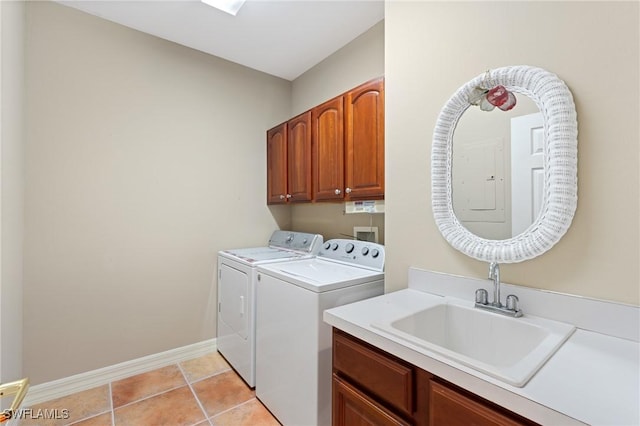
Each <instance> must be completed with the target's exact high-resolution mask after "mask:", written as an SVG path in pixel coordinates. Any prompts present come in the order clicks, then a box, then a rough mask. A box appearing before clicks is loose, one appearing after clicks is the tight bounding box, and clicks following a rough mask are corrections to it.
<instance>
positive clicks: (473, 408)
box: [429, 380, 531, 426]
mask: <svg viewBox="0 0 640 426" xmlns="http://www.w3.org/2000/svg"><path fill="white" fill-rule="evenodd" d="M430 394H431V395H430V409H429V425H430V426H468V425H476V426H517V425H526V424H531V423H529V422H528V421H526V420H523V422H520V421H518V420H516V419H514V418H510V417H507V416H506V415H505V414H503V413H501V412H500V411H497V410H496V409H494V408H492V407H490V406H488V405H486V404H483V403H482V402H480V401H477V400H475V399H472V398H470V397H468V396H466V395H464V394H462V393H460V392H458V391H456V390H454V389H452V388H449V387H448V386H445V385H443V384H441V383H438V382H435V381H433V380H432V381H431V390H430Z"/></svg>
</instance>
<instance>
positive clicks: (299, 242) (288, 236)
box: [269, 230, 323, 255]
mask: <svg viewBox="0 0 640 426" xmlns="http://www.w3.org/2000/svg"><path fill="white" fill-rule="evenodd" d="M322 240H323V238H322V235H320V234H308V233H306V232H294V231H281V230H276V231H273V234H271V238H269V247H276V248H283V249H288V250H295V251H299V252H302V253H305V254H313V255H315V254H316V253H318V250H320V247H321V246H322Z"/></svg>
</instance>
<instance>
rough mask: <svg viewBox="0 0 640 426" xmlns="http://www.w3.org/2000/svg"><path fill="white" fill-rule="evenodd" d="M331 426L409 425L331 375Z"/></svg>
mask: <svg viewBox="0 0 640 426" xmlns="http://www.w3.org/2000/svg"><path fill="white" fill-rule="evenodd" d="M332 415H333V422H332V425H333V426H365V425H371V426H373V425H376V426H392V425H393V426H399V425H409V423H407V422H405V421H404V420H402V419H401V418H400V417H398V416H396V415H394V414H393V413H391V412H390V411H388V410H387V409H385V408H384V407H382V406H380V405H378V404H377V403H376V402H375V401H374V400H372V399H370V398H369V397H367V396H366V395H364V394H362V393H361V392H359V391H358V390H357V389H355V388H354V387H352V386H351V385H349V384H348V383H346V382H344V381H342V380H341V379H340V378H339V377H337V376H336V375H334V376H333V413H332Z"/></svg>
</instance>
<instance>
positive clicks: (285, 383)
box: [256, 239, 385, 426]
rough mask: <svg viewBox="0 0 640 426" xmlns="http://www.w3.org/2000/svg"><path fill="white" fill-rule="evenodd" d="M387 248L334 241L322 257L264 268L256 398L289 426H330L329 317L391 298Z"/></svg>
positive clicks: (260, 276)
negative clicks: (379, 298)
mask: <svg viewBox="0 0 640 426" xmlns="http://www.w3.org/2000/svg"><path fill="white" fill-rule="evenodd" d="M384 257H385V253H384V246H382V245H380V244H375V243H370V242H363V241H352V240H343V239H336V240H329V241H327V242H325V243H324V245H323V247H322V248H321V249H320V252H319V253H318V256H317V257H315V258H313V259H306V260H301V261H296V262H283V263H277V264H273V265H261V266H259V267H258V295H257V296H258V297H257V316H258V317H257V323H256V335H257V341H256V396H257V397H258V399H260V401H261V402H262V403H263V404H264V405H265V406H266V407H267V408H268V409H269V411H271V413H272V414H273V415H274V416H275V417H276V418H277V419H278V420H279V421H280V423H282V424H284V425H307V426H311V425H330V424H331V327H330V326H329V325H328V324H326V323H324V322H323V321H322V313H323V311H324V310H325V309H329V308H333V307H336V306H340V305H344V304H347V303H352V302H356V301H358V300H362V299H367V298H370V297H374V296H378V295H381V294H383V293H384Z"/></svg>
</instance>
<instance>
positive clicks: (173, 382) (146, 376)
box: [17, 352, 279, 426]
mask: <svg viewBox="0 0 640 426" xmlns="http://www.w3.org/2000/svg"><path fill="white" fill-rule="evenodd" d="M23 408H24V407H23ZM29 408H30V409H31V412H32V413H38V412H41V413H42V412H44V411H43V410H44V409H47V410H56V409H57V410H59V411H58V413H62V410H68V413H69V416H68V418H67V419H64V420H63V419H58V420H50V419H48V420H36V419H22V420H20V421H19V422H17V424H18V425H19V426H35V425H37V426H59V425H74V426H75V425H77V426H122V425H130V426H146V425H149V426H160V425H172V426H173V425H184V426H192V425H194V426H195V425H197V426H244V425H250V426H271V425H274V426H277V425H279V423H278V421H277V420H276V419H275V418H274V417H273V416H272V415H271V413H269V411H267V409H266V408H265V407H264V406H263V405H262V404H261V403H260V401H258V400H257V399H256V397H255V392H254V391H253V390H251V389H250V388H249V387H248V386H247V385H246V384H245V383H244V382H243V381H242V379H240V377H239V376H238V375H237V374H236V373H235V371H233V370H232V369H231V368H230V367H229V364H227V362H226V361H225V360H224V358H222V356H220V354H218V353H217V352H213V353H210V354H207V355H205V356H202V357H199V358H195V359H192V360H188V361H183V362H180V363H178V364H173V365H169V366H167V367H163V368H159V369H157V370H153V371H149V372H147V373H143V374H138V375H136V376H132V377H128V378H126V379H122V380H118V381H115V382H111V383H109V384H107V385H103V386H99V387H96V388H93V389H89V390H87V391H83V392H78V393H76V394H73V395H69V396H66V397H62V398H58V399H55V400H51V401H47V402H43V403H41V404H37V405H34V406H33V407H29ZM38 410H40V411H38ZM50 412H51V411H50ZM59 417H63V416H62V415H60V416H59Z"/></svg>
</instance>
